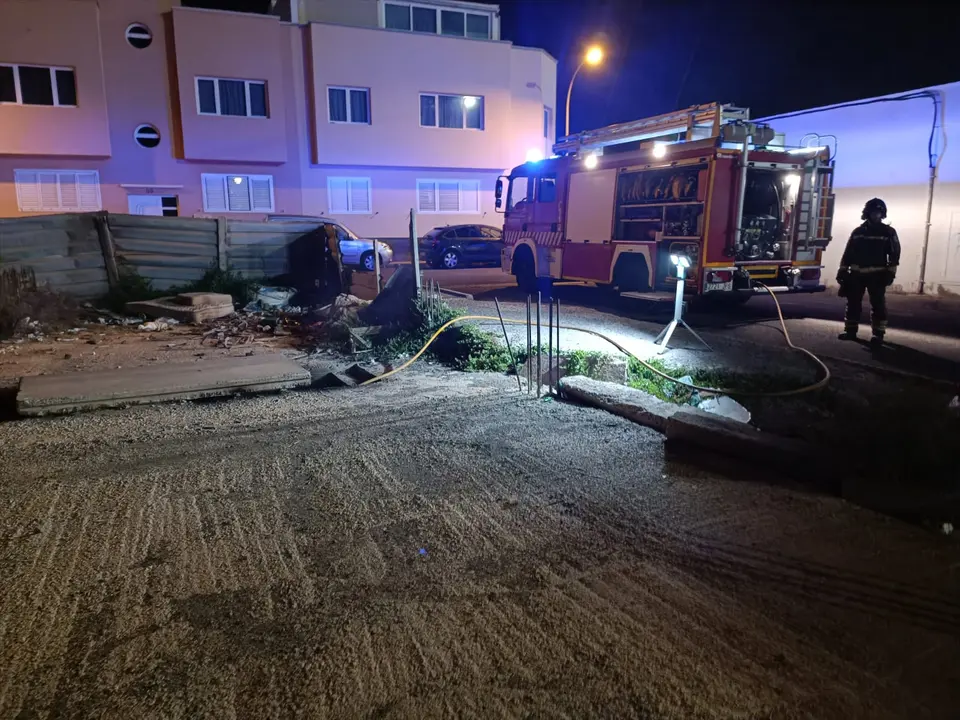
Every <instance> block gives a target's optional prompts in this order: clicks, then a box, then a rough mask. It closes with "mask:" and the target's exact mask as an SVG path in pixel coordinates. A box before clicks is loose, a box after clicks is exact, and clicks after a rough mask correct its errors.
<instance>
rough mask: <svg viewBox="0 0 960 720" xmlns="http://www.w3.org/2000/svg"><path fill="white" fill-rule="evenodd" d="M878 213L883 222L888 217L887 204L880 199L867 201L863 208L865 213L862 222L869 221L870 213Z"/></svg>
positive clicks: (862, 215) (861, 217)
mask: <svg viewBox="0 0 960 720" xmlns="http://www.w3.org/2000/svg"><path fill="white" fill-rule="evenodd" d="M874 212H878V213H880V219H881V220H882V219H883V218H885V217H886V216H887V204H886V203H885V202H884V201H883V200H881V199H880V198H873V200H867V204H866V205H864V206H863V213H861V215H860V219H861V220H869V219H870V213H874Z"/></svg>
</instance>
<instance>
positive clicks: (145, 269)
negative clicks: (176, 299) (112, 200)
mask: <svg viewBox="0 0 960 720" xmlns="http://www.w3.org/2000/svg"><path fill="white" fill-rule="evenodd" d="M317 227H319V222H316V223H313V222H289V223H288V222H282V223H281V222H246V221H242V220H229V219H227V218H217V219H208V218H181V217H155V216H147V215H114V214H108V213H86V214H64V215H42V216H36V217H26V218H0V270H3V269H7V268H21V267H30V268H33V270H34V271H35V272H36V276H37V282H38V283H43V284H47V285H49V286H50V287H52V288H53V289H55V290H59V291H61V292H66V293H69V294H71V295H76V296H78V297H82V298H88V297H97V296H100V295H103V294H105V293H106V292H107V290H108V288H109V287H110V283H113V282H116V281H117V276H118V272H119V271H122V270H123V268H125V267H126V268H130V269H131V270H135V271H136V272H137V273H139V274H140V275H142V276H143V277H145V278H147V279H149V280H150V281H151V283H152V284H153V286H154V287H155V288H157V289H160V290H163V289H166V288H168V287H171V286H173V285H182V284H184V283H189V282H192V281H195V280H199V279H200V277H201V276H202V275H203V274H204V273H205V272H207V271H208V270H210V269H211V268H214V267H219V268H221V269H224V270H226V269H231V270H234V271H237V272H240V273H242V274H243V275H245V276H247V277H252V278H261V277H274V276H277V275H282V274H284V273H287V272H289V269H290V263H289V254H288V248H289V246H290V244H291V243H293V242H294V241H295V240H296V239H297V238H300V237H303V236H304V235H307V234H308V233H310V232H312V231H314V230H316V229H317Z"/></svg>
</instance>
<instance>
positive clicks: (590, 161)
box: [583, 153, 599, 170]
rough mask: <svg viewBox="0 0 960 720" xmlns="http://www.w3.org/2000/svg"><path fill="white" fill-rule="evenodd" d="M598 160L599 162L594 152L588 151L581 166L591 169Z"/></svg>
mask: <svg viewBox="0 0 960 720" xmlns="http://www.w3.org/2000/svg"><path fill="white" fill-rule="evenodd" d="M598 162H599V160H597V156H596V154H595V153H590V154H589V155H587V156H586V157H585V158H584V159H583V166H584V167H585V168H586V169H587V170H593V169H594V168H595V167H596V166H597V163H598Z"/></svg>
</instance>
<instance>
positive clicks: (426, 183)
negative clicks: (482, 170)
mask: <svg viewBox="0 0 960 720" xmlns="http://www.w3.org/2000/svg"><path fill="white" fill-rule="evenodd" d="M417 209H418V211H419V212H422V213H479V212H480V181H479V180H417Z"/></svg>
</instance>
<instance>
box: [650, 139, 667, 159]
mask: <svg viewBox="0 0 960 720" xmlns="http://www.w3.org/2000/svg"><path fill="white" fill-rule="evenodd" d="M666 154H667V146H666V144H665V143H659V142H658V143H654V144H653V156H654V157H655V158H662V157H665V156H666Z"/></svg>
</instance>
